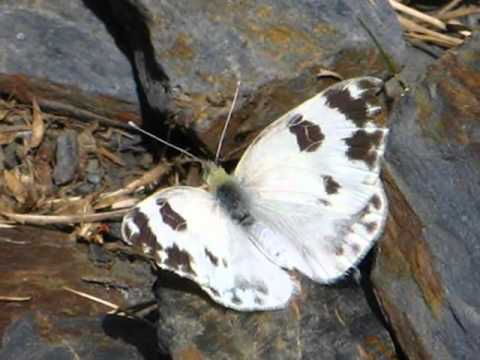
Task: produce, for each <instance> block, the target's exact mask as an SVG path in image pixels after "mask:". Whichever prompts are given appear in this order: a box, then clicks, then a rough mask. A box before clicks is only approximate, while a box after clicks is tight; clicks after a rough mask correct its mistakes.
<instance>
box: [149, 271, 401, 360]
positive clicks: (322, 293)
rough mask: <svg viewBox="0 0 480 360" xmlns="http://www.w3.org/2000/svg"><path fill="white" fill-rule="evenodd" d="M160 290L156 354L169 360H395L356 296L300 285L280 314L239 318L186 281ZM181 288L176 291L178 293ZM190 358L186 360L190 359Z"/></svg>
mask: <svg viewBox="0 0 480 360" xmlns="http://www.w3.org/2000/svg"><path fill="white" fill-rule="evenodd" d="M158 284H159V285H160V286H159V287H158V289H157V294H158V299H159V300H158V309H159V317H160V318H159V327H158V338H159V342H160V346H161V349H165V350H167V351H168V352H169V353H171V354H172V357H173V358H174V359H190V358H194V359H197V358H198V359H252V360H253V359H272V360H273V359H304V360H316V359H325V360H330V359H331V360H334V359H335V360H336V359H345V360H349V359H351V360H354V359H359V358H363V357H365V358H370V357H371V358H374V359H385V360H387V359H392V358H394V356H395V349H394V346H393V343H392V341H391V339H390V336H389V334H388V332H387V331H386V330H385V328H384V327H383V325H382V324H381V322H380V321H379V320H378V319H377V318H376V317H375V316H374V315H373V314H372V311H371V309H370V307H369V305H368V303H367V301H366V299H365V296H364V294H363V292H362V290H361V288H359V287H356V286H355V285H354V284H350V286H345V285H347V284H348V282H346V283H344V284H343V285H344V286H342V287H327V286H321V285H318V284H314V283H313V282H311V281H304V282H302V294H301V295H300V297H299V298H297V299H296V300H294V302H293V303H291V304H290V306H289V307H288V308H287V309H285V310H279V311H267V312H257V313H240V312H236V311H232V310H228V309H225V308H223V307H221V306H219V305H216V304H213V303H212V302H211V300H209V299H208V297H207V296H206V295H205V294H203V293H201V292H199V290H197V289H196V287H195V286H191V287H189V285H191V284H189V283H188V281H187V280H182V281H181V282H179V280H178V279H177V280H175V279H173V278H170V275H169V274H166V273H162V274H161V275H160V277H159V281H158ZM179 284H181V285H179ZM189 356H190V357H189Z"/></svg>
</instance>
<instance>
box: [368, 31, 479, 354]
mask: <svg viewBox="0 0 480 360" xmlns="http://www.w3.org/2000/svg"><path fill="white" fill-rule="evenodd" d="M479 69H480V36H479V34H478V33H477V34H476V35H475V36H474V37H473V38H472V39H470V40H469V41H468V42H467V43H466V44H465V45H464V46H462V47H461V48H458V49H456V50H452V51H449V52H447V53H445V54H444V55H443V56H442V57H441V58H440V59H439V60H438V61H436V62H435V63H434V64H432V65H430V66H429V67H428V69H427V71H426V72H425V73H424V74H423V75H422V76H421V78H420V79H419V80H418V81H417V82H416V83H412V84H410V85H411V88H412V90H411V92H410V93H408V94H406V96H404V97H403V98H402V99H401V100H400V102H399V103H398V104H396V106H395V107H394V112H393V114H392V124H391V133H390V138H389V139H390V141H389V144H388V147H387V156H386V158H387V162H388V169H389V172H387V173H386V180H387V182H388V183H389V185H390V186H389V198H390V204H391V206H390V209H391V216H390V219H389V224H388V226H387V233H386V236H385V237H384V239H383V240H382V241H381V242H380V244H379V245H380V246H379V252H378V253H379V256H378V261H377V264H376V267H375V268H374V273H373V275H374V276H373V282H374V285H375V293H376V295H377V297H378V299H379V302H380V303H381V304H382V307H383V310H384V313H385V315H386V317H387V319H388V320H389V322H390V324H391V326H392V328H393V330H394V332H395V336H396V337H397V339H398V341H399V344H400V346H401V348H402V349H403V351H404V352H405V353H406V355H407V357H408V358H410V359H477V358H478V354H479V352H480V338H479V337H478V334H479V333H480V298H479V296H478V294H479V293H480V272H479V271H478V269H479V268H480V247H479V246H478V234H479V232H480V229H479V226H480V202H479V201H478V194H479V193H480V183H479V181H478V179H480V166H479V165H480V162H479V160H480V156H479V154H480V138H479V136H478V133H479V130H478V129H480V127H479V126H480V125H479V124H480V123H479V119H480V106H479V104H480V97H479V92H478V84H479V83H480V76H479Z"/></svg>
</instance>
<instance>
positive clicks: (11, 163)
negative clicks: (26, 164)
mask: <svg viewBox="0 0 480 360" xmlns="http://www.w3.org/2000/svg"><path fill="white" fill-rule="evenodd" d="M17 149H18V144H17V143H16V142H11V143H10V144H8V145H6V146H5V147H4V148H3V154H4V159H3V164H4V166H5V168H6V169H13V168H14V167H16V166H17V165H18V164H20V160H19V158H18V156H17Z"/></svg>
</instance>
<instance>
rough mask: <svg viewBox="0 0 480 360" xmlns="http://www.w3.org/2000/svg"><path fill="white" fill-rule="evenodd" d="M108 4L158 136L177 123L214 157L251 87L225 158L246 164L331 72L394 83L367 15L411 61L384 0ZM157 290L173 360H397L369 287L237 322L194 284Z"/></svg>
mask: <svg viewBox="0 0 480 360" xmlns="http://www.w3.org/2000/svg"><path fill="white" fill-rule="evenodd" d="M109 3H110V6H111V8H112V17H113V18H114V19H115V24H116V27H117V28H118V29H120V32H121V34H122V36H121V37H120V38H122V39H126V40H127V45H128V49H129V50H127V52H128V53H130V54H131V58H132V59H133V62H134V64H135V68H136V71H137V74H138V80H139V86H140V88H141V92H142V94H143V95H144V100H145V103H146V105H148V106H147V107H146V108H145V109H146V110H149V109H150V110H153V112H152V113H150V115H152V114H154V115H155V116H156V117H155V118H153V117H150V119H148V115H149V112H148V111H146V112H145V115H146V116H147V120H150V123H149V124H147V125H149V126H150V127H153V128H154V127H155V126H156V125H159V124H160V125H161V121H164V120H165V117H164V118H159V117H158V115H159V113H160V114H161V115H165V114H169V116H171V117H173V120H174V121H175V123H176V124H177V125H181V126H182V127H183V128H184V129H187V130H188V131H187V135H189V136H190V139H192V138H193V139H194V140H193V141H190V142H189V144H190V145H192V143H193V144H194V145H197V143H198V146H195V147H196V148H197V149H198V147H199V146H202V145H205V149H204V151H205V153H208V152H212V151H213V150H214V148H215V146H216V145H217V142H218V139H219V136H220V132H221V130H222V128H223V125H224V121H225V116H226V113H227V111H228V107H229V104H230V101H231V100H230V99H231V98H232V96H233V93H234V90H235V86H236V81H237V79H239V78H241V80H242V94H241V96H240V100H239V102H238V104H237V110H236V112H235V114H234V117H233V119H232V124H231V126H230V128H229V132H228V133H229V136H228V137H227V139H226V142H225V145H224V148H223V153H224V154H228V153H229V152H230V151H232V150H235V151H236V153H235V155H232V156H228V155H227V156H225V157H226V158H227V159H236V158H238V156H239V155H240V154H241V153H242V151H241V150H243V149H244V148H245V146H246V145H247V144H249V143H250V141H251V140H252V139H253V137H254V136H255V135H256V134H257V133H258V132H259V131H260V130H261V129H263V128H264V127H265V126H266V125H268V124H269V123H270V122H272V121H273V120H275V119H276V118H277V117H278V116H279V115H281V114H282V113H284V112H285V111H287V110H289V109H290V108H292V107H293V106H294V105H296V104H299V103H300V102H301V101H303V100H305V99H306V98H308V97H311V96H313V95H314V94H316V93H317V92H319V91H320V90H321V89H323V88H325V87H326V86H327V85H330V84H332V83H333V80H331V79H323V78H322V79H317V76H316V75H317V73H318V71H319V70H321V69H322V68H328V69H329V70H332V71H335V72H338V73H340V74H341V75H343V76H344V77H345V78H349V77H353V76H359V75H367V74H368V75H377V76H382V74H384V73H385V69H384V62H383V59H382V58H381V56H380V55H379V51H378V49H377V48H376V47H375V45H374V42H373V40H372V39H371V38H370V37H369V36H368V35H367V33H366V31H365V29H364V28H362V27H361V25H360V23H359V22H358V21H355V20H354V19H356V18H357V17H361V18H362V20H363V21H364V22H365V23H366V24H367V26H369V29H370V30H372V31H373V33H374V34H375V37H376V38H377V39H378V40H379V41H380V43H381V44H382V46H383V47H384V50H385V51H386V52H387V53H389V55H390V56H391V57H392V58H393V60H394V62H395V63H397V65H398V66H399V67H400V68H401V67H402V65H403V63H404V60H405V56H407V53H406V52H405V51H404V50H405V43H404V42H403V39H402V32H401V30H400V27H399V26H398V24H397V22H396V20H395V15H394V13H393V11H392V9H391V8H390V7H389V6H388V5H387V3H386V2H382V3H376V5H375V6H373V5H371V3H370V2H358V1H346V0H343V1H338V2H337V5H336V6H335V7H334V6H332V5H331V2H329V1H317V2H310V1H288V0H285V1H282V2H281V3H279V2H275V1H266V2H262V3H261V4H259V3H257V2H242V3H237V2H233V3H232V2H230V3H228V4H226V3H222V5H221V6H218V4H216V3H212V2H207V1H203V0H199V1H195V2H192V1H188V2H187V1H175V2H173V1H171V2H169V1H167V2H162V3H156V2H152V1H145V0H143V1H142V0H140V1H123V2H118V1H110V2H109ZM385 24H388V26H386V25H385ZM160 128H161V129H162V130H166V127H161V126H160ZM233 134H234V135H233ZM159 135H160V136H162V134H159ZM174 143H176V144H178V142H175V141H174ZM158 284H159V287H158V291H157V295H158V304H159V306H158V308H159V316H160V320H159V323H158V337H159V342H160V346H161V347H162V348H163V349H165V350H166V351H167V352H168V353H171V354H172V356H173V358H174V359H190V358H195V359H218V358H248V359H264V358H266V359H269V358H271V359H283V358H284V359H291V358H301V359H318V358H319V354H322V355H321V357H322V359H339V358H341V359H356V358H360V357H368V356H372V357H373V356H375V358H376V359H390V358H393V357H395V351H394V346H393V343H392V341H391V339H390V337H389V334H388V332H387V330H386V329H385V328H384V327H383V326H382V324H381V323H380V322H379V321H378V320H377V318H376V317H375V314H374V313H373V312H372V310H371V309H370V307H369V305H368V303H367V301H366V299H365V296H364V294H363V292H362V290H361V289H360V288H356V287H351V288H348V287H344V288H334V287H325V286H320V285H318V284H313V283H311V282H309V281H307V280H305V281H304V291H303V292H302V298H301V299H297V300H296V301H295V302H294V303H292V305H291V306H290V307H289V308H287V309H285V310H280V311H275V312H261V313H237V312H233V311H230V310H228V309H225V308H221V307H219V306H217V305H215V304H212V302H211V301H210V300H209V299H207V298H205V294H203V293H201V292H199V291H198V290H195V287H194V286H193V285H192V284H189V283H188V281H187V280H185V279H179V278H175V277H173V278H172V277H171V276H169V275H168V274H165V273H164V272H160V278H159V281H158ZM339 339H341V340H339Z"/></svg>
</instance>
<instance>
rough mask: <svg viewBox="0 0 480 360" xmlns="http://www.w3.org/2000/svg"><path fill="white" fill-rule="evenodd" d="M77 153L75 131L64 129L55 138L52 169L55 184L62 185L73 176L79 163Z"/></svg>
mask: <svg viewBox="0 0 480 360" xmlns="http://www.w3.org/2000/svg"><path fill="white" fill-rule="evenodd" d="M79 155H80V154H79V149H78V140H77V133H76V132H75V131H73V130H65V131H64V132H62V133H61V134H60V135H59V136H58V138H57V146H56V156H55V158H56V164H55V168H54V170H53V180H54V181H55V184H57V185H64V184H67V183H69V182H70V181H72V180H73V179H74V178H75V175H76V174H77V172H78V165H79V163H80V159H79Z"/></svg>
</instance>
